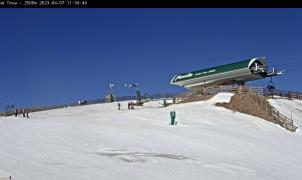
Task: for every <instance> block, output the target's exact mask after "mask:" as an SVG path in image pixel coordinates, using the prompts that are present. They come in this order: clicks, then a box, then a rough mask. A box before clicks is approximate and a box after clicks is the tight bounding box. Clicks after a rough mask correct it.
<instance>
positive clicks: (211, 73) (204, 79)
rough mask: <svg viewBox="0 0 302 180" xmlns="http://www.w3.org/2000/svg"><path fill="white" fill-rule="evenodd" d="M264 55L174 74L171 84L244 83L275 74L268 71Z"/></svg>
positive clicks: (186, 86)
mask: <svg viewBox="0 0 302 180" xmlns="http://www.w3.org/2000/svg"><path fill="white" fill-rule="evenodd" d="M267 69H268V68H267V64H266V60H265V57H258V58H252V59H248V60H244V61H239V62H235V63H231V64H225V65H221V66H216V67H212V68H207V69H202V70H198V71H192V72H188V73H182V74H179V75H176V76H174V77H173V79H172V80H171V84H173V85H178V86H183V87H185V88H188V89H191V90H196V91H198V90H200V89H202V88H205V87H210V86H217V85H231V84H240V85H242V84H244V83H245V82H246V81H252V80H257V79H263V78H265V77H269V76H274V75H277V73H276V72H272V73H271V72H268V70H267Z"/></svg>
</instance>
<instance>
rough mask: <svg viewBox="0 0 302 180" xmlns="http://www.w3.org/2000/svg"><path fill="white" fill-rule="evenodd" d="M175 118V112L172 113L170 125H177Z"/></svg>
mask: <svg viewBox="0 0 302 180" xmlns="http://www.w3.org/2000/svg"><path fill="white" fill-rule="evenodd" d="M175 117H176V113H175V111H171V112H170V119H171V122H170V125H174V124H175Z"/></svg>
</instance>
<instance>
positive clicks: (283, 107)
mask: <svg viewBox="0 0 302 180" xmlns="http://www.w3.org/2000/svg"><path fill="white" fill-rule="evenodd" d="M268 101H269V102H270V104H271V105H272V106H273V107H275V108H276V109H277V110H278V111H279V112H280V113H282V114H283V115H285V116H287V117H289V118H291V119H293V121H294V124H295V125H296V126H298V127H301V126H302V100H298V99H292V100H289V99H286V98H275V99H269V100H268Z"/></svg>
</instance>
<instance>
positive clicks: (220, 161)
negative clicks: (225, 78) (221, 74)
mask: <svg viewBox="0 0 302 180" xmlns="http://www.w3.org/2000/svg"><path fill="white" fill-rule="evenodd" d="M223 97H225V98H223ZM229 97H231V94H219V95H217V96H215V97H214V98H213V99H212V100H208V101H204V102H193V103H186V104H178V105H171V106H169V107H167V108H157V107H152V106H146V107H144V106H142V107H136V109H134V110H128V109H127V102H122V110H120V111H118V110H117V103H109V104H98V105H88V106H81V107H73V108H65V109H57V110H51V111H44V112H38V113H32V114H30V116H31V117H30V118H29V119H26V118H22V117H17V118H15V117H6V118H2V119H1V120H0V145H1V148H0V177H8V176H10V175H11V176H12V177H13V178H15V179H16V180H18V179H20V180H21V179H22V180H33V179H39V180H50V179H72V180H83V179H108V180H109V179H110V180H121V179H125V180H133V179H139V180H147V179H148V180H150V179H159V180H171V179H173V180H184V179H186V180H193V179H194V180H199V179H211V180H212V179H214V180H215V179H219V180H220V179H230V180H233V179H255V180H256V179H257V180H259V179H265V180H267V179H272V180H276V179H301V178H302V175H301V174H300V172H301V170H302V160H301V159H302V153H301V152H300V151H301V149H302V134H301V131H298V132H295V133H291V132H288V131H286V130H284V129H282V128H281V127H280V126H278V125H275V124H272V123H268V122H266V121H264V120H262V119H259V118H256V117H252V116H249V115H245V114H241V113H238V112H236V113H233V112H232V111H230V110H227V109H225V108H222V107H216V106H214V105H213V103H214V101H215V102H216V101H218V100H219V101H228V100H229ZM215 98H216V100H215ZM171 110H175V111H176V121H178V124H177V125H176V126H170V125H169V112H170V111H171Z"/></svg>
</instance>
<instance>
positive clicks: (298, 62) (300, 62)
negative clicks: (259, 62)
mask: <svg viewBox="0 0 302 180" xmlns="http://www.w3.org/2000/svg"><path fill="white" fill-rule="evenodd" d="M292 64H302V61H292V62H288V63H280V64H272V65H273V66H284V65H285V66H286V65H292Z"/></svg>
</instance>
